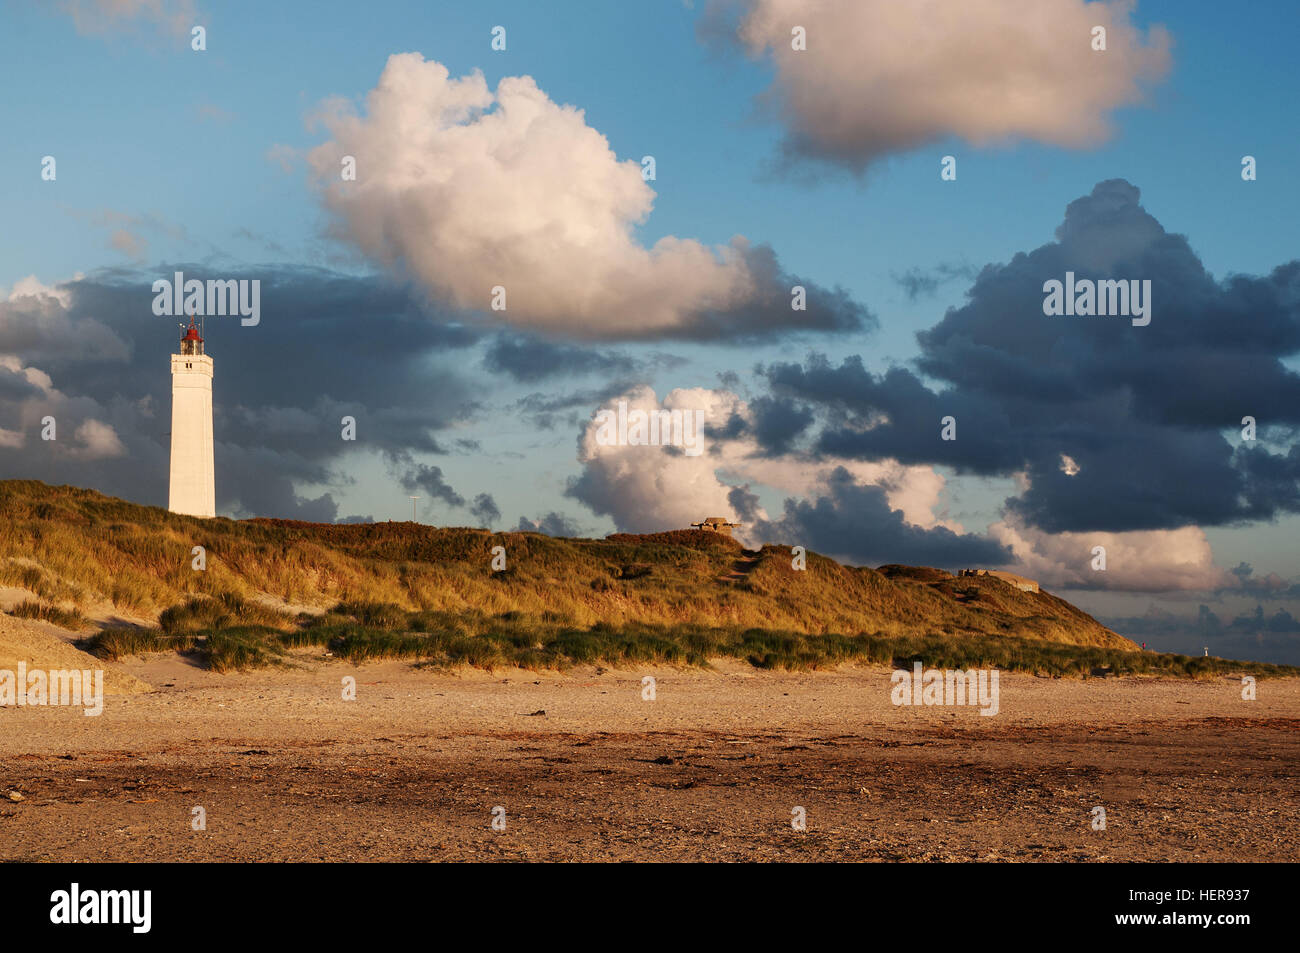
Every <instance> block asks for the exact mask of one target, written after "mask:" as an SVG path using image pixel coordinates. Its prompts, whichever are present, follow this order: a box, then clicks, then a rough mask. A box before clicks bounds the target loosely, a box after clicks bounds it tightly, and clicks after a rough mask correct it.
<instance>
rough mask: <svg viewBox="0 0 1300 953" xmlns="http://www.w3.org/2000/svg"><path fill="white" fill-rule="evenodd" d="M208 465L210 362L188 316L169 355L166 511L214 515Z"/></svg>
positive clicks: (214, 503)
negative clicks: (169, 435) (177, 345)
mask: <svg viewBox="0 0 1300 953" xmlns="http://www.w3.org/2000/svg"><path fill="white" fill-rule="evenodd" d="M216 496H217V494H216V485H215V481H214V479H213V467H212V358H210V357H208V356H207V355H206V354H204V353H203V338H202V336H201V335H200V334H199V329H198V328H197V327H195V325H194V316H193V315H190V325H189V327H188V328H186V329H185V334H184V335H183V336H182V337H181V349H180V353H179V354H173V355H172V466H171V488H170V490H169V492H168V494H167V509H169V510H171V511H172V512H173V513H183V514H185V515H186V516H216V515H217V499H216Z"/></svg>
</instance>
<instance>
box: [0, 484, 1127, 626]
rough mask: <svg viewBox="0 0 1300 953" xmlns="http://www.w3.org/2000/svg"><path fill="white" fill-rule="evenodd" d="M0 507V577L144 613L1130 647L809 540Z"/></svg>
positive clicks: (35, 488)
mask: <svg viewBox="0 0 1300 953" xmlns="http://www.w3.org/2000/svg"><path fill="white" fill-rule="evenodd" d="M0 520H2V521H3V522H4V525H5V526H6V532H5V533H4V534H3V535H2V536H0V585H6V584H8V585H20V586H25V587H27V588H28V589H30V590H31V591H33V592H35V593H37V595H38V596H39V597H40V599H41V600H43V601H45V602H50V603H54V602H58V603H61V604H72V605H75V606H77V607H78V608H82V609H84V608H87V607H89V606H91V605H99V604H102V603H110V604H111V605H112V606H113V607H114V608H116V609H117V610H119V611H121V612H123V613H126V614H135V615H139V616H142V617H146V618H148V617H157V616H158V615H159V614H160V613H162V612H164V611H169V608H170V607H173V606H175V605H177V604H178V603H182V602H187V601H190V600H194V599H202V598H204V597H215V598H218V599H222V598H227V597H229V596H235V597H238V598H240V599H243V600H244V601H245V602H246V603H254V602H256V601H257V600H259V599H261V600H265V599H266V598H267V597H272V598H274V599H279V600H283V601H284V602H285V603H295V604H305V605H314V606H326V605H334V604H338V603H344V604H391V605H394V606H397V607H398V608H400V609H401V610H403V611H424V612H449V613H454V614H458V615H459V614H466V613H469V614H473V613H483V614H485V615H487V616H489V617H495V616H499V615H502V614H504V613H511V612H517V613H521V614H523V615H524V616H528V617H532V618H537V619H539V620H553V621H558V622H562V623H564V624H567V625H569V626H570V627H572V628H574V629H579V630H586V629H590V628H591V627H592V626H594V625H596V624H598V623H601V622H605V623H609V624H612V625H615V626H626V625H630V624H633V623H652V624H660V625H666V626H682V625H692V626H705V627H717V628H734V627H741V628H742V629H745V628H765V629H774V630H779V631H783V630H789V631H793V632H801V633H807V634H829V633H835V632H872V633H876V632H879V633H881V634H883V635H885V636H892V637H901V636H906V635H916V634H918V633H920V632H933V633H936V634H940V635H947V636H954V637H966V636H1002V635H1016V636H1021V637H1025V638H1039V639H1045V640H1050V641H1057V642H1069V643H1073V644H1079V645H1094V644H1104V645H1112V646H1114V647H1128V648H1132V644H1131V643H1129V642H1128V641H1127V640H1125V639H1122V638H1121V637H1119V636H1118V635H1116V634H1115V633H1113V632H1111V631H1110V630H1109V629H1106V628H1105V627H1104V626H1101V625H1100V624H1098V623H1097V622H1096V620H1094V619H1092V618H1091V617H1090V616H1088V615H1087V614H1086V613H1083V612H1080V611H1079V610H1078V609H1076V608H1074V607H1073V606H1071V605H1069V604H1068V603H1066V602H1064V601H1062V600H1060V599H1057V598H1055V597H1054V596H1052V595H1050V594H1048V593H1041V594H1028V593H1020V592H1018V591H1016V590H1015V589H1014V588H1012V587H1010V586H1008V585H1007V584H1006V583H1003V582H1001V581H1000V580H996V579H991V578H980V579H976V580H970V579H962V580H960V581H959V580H958V579H956V578H954V577H953V576H951V575H950V574H948V573H945V572H940V571H937V570H927V571H925V572H924V573H921V574H920V575H918V574H916V573H915V572H911V573H909V572H893V571H891V572H888V573H887V572H884V571H877V570H873V569H868V568H856V567H851V566H843V565H841V564H839V563H837V562H835V561H834V560H831V559H827V558H825V557H822V556H819V555H817V554H815V553H809V554H807V569H806V570H803V571H799V570H795V569H794V568H793V566H792V554H791V551H790V549H789V547H782V546H766V547H764V548H763V549H762V551H761V552H760V553H758V554H757V558H755V559H753V560H749V559H744V556H745V554H744V552H743V551H742V549H741V547H740V545H739V544H738V543H736V542H735V541H734V540H731V539H729V538H727V537H724V536H721V535H719V534H716V533H708V532H701V531H697V530H682V531H676V532H669V533H657V534H651V535H645V536H628V535H614V536H610V537H607V538H605V539H557V538H552V537H549V536H544V535H541V534H536V533H511V532H507V533H492V532H489V531H487V530H476V529H457V528H434V527H429V526H423V525H418V524H415V523H391V522H390V523H376V524H351V525H335V524H321V523H301V522H294V521H287V520H241V521H236V520H228V519H222V518H217V519H208V520H200V519H195V518H192V517H187V516H180V515H177V514H174V513H169V512H167V511H165V510H162V509H160V508H158V507H147V506H138V505H135V504H132V503H127V502H124V501H122V500H115V499H112V498H110V497H105V496H102V495H100V494H98V493H95V492H93V491H90V490H82V489H77V488H74V487H51V486H47V485H45V484H43V483H39V482H37V481H22V480H10V481H2V482H0ZM497 545H501V546H504V547H505V549H506V554H507V564H508V566H509V569H508V571H507V572H504V573H494V572H493V571H492V570H491V559H492V554H491V550H492V547H494V546H497ZM195 546H202V547H203V548H204V552H205V556H206V569H205V570H203V571H198V570H195V569H194V568H192V567H193V556H192V550H193V547H195ZM742 559H743V569H739V568H738V567H739V566H740V565H741V562H742ZM882 568H888V567H882ZM895 568H896V567H895ZM214 611H215V610H214ZM244 621H246V622H248V623H250V624H259V625H271V626H273V627H274V626H275V625H276V624H277V623H276V622H275V621H274V620H267V619H254V618H245V619H244ZM367 624H368V623H367Z"/></svg>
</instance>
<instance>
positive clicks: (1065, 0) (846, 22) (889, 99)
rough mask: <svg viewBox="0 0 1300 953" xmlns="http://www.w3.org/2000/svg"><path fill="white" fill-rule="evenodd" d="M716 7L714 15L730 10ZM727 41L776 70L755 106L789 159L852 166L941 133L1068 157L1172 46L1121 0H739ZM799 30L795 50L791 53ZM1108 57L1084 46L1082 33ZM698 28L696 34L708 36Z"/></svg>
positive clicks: (1157, 71) (1101, 128) (1131, 100)
mask: <svg viewBox="0 0 1300 953" xmlns="http://www.w3.org/2000/svg"><path fill="white" fill-rule="evenodd" d="M735 5H736V4H735V2H734V0H718V2H716V3H715V4H714V10H715V12H717V11H718V10H719V8H728V9H734V8H735ZM739 5H740V7H741V8H742V13H741V15H740V18H739V20H738V24H737V26H736V27H735V30H736V33H735V36H736V38H737V39H738V40H739V42H740V44H741V45H742V46H743V48H744V49H745V50H746V51H747V52H748V53H749V54H750V55H751V56H755V57H761V56H767V57H770V58H771V60H772V62H773V64H774V66H775V70H776V76H775V79H774V83H773V86H772V87H771V88H770V89H769V90H768V91H767V93H766V94H765V95H764V97H763V101H764V103H765V104H766V105H768V106H770V107H772V108H773V109H774V110H775V111H776V112H777V113H778V114H779V115H780V117H781V119H782V120H783V121H784V123H785V126H786V131H787V137H786V141H785V146H784V148H785V152H786V157H787V158H788V159H794V158H816V159H824V160H827V161H830V162H834V163H838V164H841V165H843V166H846V167H848V168H851V169H854V170H855V171H860V170H862V169H863V168H865V167H866V166H867V165H868V164H870V163H871V162H872V161H873V160H875V159H878V158H880V157H882V156H884V155H888V154H890V153H894V152H899V151H904V150H909V149H914V148H916V147H917V146H921V145H924V144H926V143H929V142H934V141H936V140H939V139H943V138H945V137H948V136H958V137H960V138H962V139H964V140H966V141H967V142H970V143H973V144H975V145H990V144H995V143H1001V142H1005V141H1011V140H1015V139H1028V140H1033V141H1036V142H1042V143H1048V144H1050V145H1056V146H1065V147H1070V148H1078V147H1085V146H1091V145H1095V144H1097V143H1099V142H1102V141H1103V140H1105V139H1106V138H1107V137H1108V136H1109V135H1110V114H1111V112H1112V111H1114V110H1115V109H1117V108H1119V107H1122V106H1128V105H1133V104H1136V103H1139V102H1141V101H1142V98H1143V95H1144V89H1145V86H1146V85H1148V84H1150V83H1152V82H1155V81H1158V80H1160V79H1162V78H1163V77H1164V76H1165V74H1166V73H1167V72H1168V70H1169V64H1170V52H1169V49H1170V39H1169V36H1168V34H1167V32H1166V31H1165V30H1164V29H1163V28H1162V27H1159V26H1153V27H1151V28H1150V30H1148V31H1147V32H1146V33H1145V34H1144V33H1143V31H1142V30H1140V29H1139V28H1137V27H1136V26H1134V25H1133V23H1132V20H1131V15H1132V11H1133V4H1132V3H1131V2H1127V0H1105V2H1084V0H1032V2H1030V0H957V2H954V0H906V2H901V0H900V2H883V0H819V2H813V3H810V2H808V0H742V2H741V3H740V4H739ZM796 27H802V28H803V30H804V31H805V33H806V38H807V39H806V42H807V48H806V49H805V50H795V49H793V48H792V45H791V40H792V30H794V29H795V28H796ZM1094 27H1103V28H1104V29H1105V30H1106V49H1105V51H1096V50H1094V49H1093V28H1094ZM706 29H707V28H706Z"/></svg>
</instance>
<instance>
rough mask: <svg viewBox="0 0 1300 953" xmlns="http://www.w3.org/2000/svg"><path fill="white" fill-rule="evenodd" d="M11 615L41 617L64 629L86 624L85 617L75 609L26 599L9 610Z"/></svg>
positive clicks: (30, 617) (25, 617)
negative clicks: (61, 607)
mask: <svg viewBox="0 0 1300 953" xmlns="http://www.w3.org/2000/svg"><path fill="white" fill-rule="evenodd" d="M9 614H10V615H14V616H18V617H19V618H20V619H40V620H41V621H43V622H52V623H53V624H54V625H57V626H59V627H60V628H62V629H74V630H75V629H81V628H84V627H85V625H86V619H85V617H84V616H83V615H82V614H81V613H80V612H78V611H77V610H75V609H60V608H59V607H58V606H54V605H50V604H49V603H45V602H33V601H32V600H31V599H25V600H23V601H22V602H20V603H18V605H16V606H14V607H13V608H12V609H11V610H9Z"/></svg>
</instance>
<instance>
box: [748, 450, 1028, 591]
mask: <svg viewBox="0 0 1300 953" xmlns="http://www.w3.org/2000/svg"><path fill="white" fill-rule="evenodd" d="M728 502H730V503H731V505H732V506H733V507H734V508H735V510H736V512H737V514H738V516H739V518H740V520H741V521H742V522H744V523H746V524H748V525H750V526H751V527H752V531H753V533H754V535H755V536H756V537H758V538H760V539H763V540H767V541H770V542H779V543H785V544H787V545H792V546H794V545H799V546H804V547H805V548H807V549H810V550H813V551H815V552H819V553H824V554H826V555H830V556H834V557H836V558H838V559H842V560H844V561H846V562H850V563H855V564H858V565H871V566H876V565H882V564H884V563H906V564H909V565H919V566H937V567H940V568H945V569H958V568H962V567H967V566H986V567H987V566H1001V565H1006V564H1008V563H1010V562H1011V559H1012V557H1011V552H1010V550H1008V549H1006V548H1005V547H1003V546H1002V545H1001V544H999V543H997V542H996V541H994V540H992V539H989V538H987V537H983V536H977V535H974V534H965V535H958V534H957V533H954V532H952V530H949V529H947V528H945V527H942V526H938V527H933V528H930V529H923V528H921V527H919V526H914V525H912V524H910V523H907V522H906V521H905V520H904V519H903V514H902V513H901V512H900V511H898V510H895V509H892V508H891V507H890V506H889V503H888V500H887V498H886V491H885V490H884V489H883V488H882V487H879V486H865V485H863V484H860V483H857V482H855V480H854V479H853V476H852V475H851V474H850V473H849V472H848V471H846V470H845V469H844V468H842V467H840V468H837V469H836V470H835V472H834V473H833V474H832V475H831V477H830V479H829V481H828V488H827V493H826V494H825V495H823V496H818V497H816V498H815V499H803V500H801V499H794V498H790V499H787V500H786V501H785V511H784V514H783V515H782V516H781V517H780V518H779V519H776V520H764V519H761V518H760V516H759V509H758V500H757V498H756V497H755V496H754V495H753V494H752V493H751V492H750V491H749V490H748V489H747V488H745V487H737V488H735V489H733V490H732V491H731V493H730V494H729V497H728Z"/></svg>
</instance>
